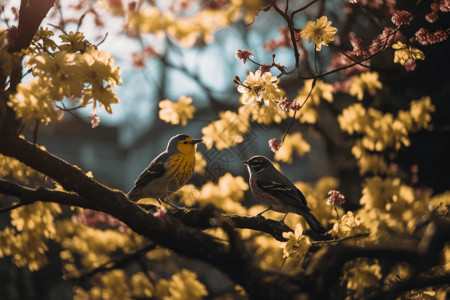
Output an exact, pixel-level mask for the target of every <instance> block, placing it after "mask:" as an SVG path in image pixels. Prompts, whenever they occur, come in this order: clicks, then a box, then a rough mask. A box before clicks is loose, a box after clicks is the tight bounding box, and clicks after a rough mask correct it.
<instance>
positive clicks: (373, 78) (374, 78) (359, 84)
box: [349, 72, 383, 101]
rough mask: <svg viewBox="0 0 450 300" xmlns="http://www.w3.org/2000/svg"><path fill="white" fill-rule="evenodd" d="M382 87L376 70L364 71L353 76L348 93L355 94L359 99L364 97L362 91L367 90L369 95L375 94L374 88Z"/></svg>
mask: <svg viewBox="0 0 450 300" xmlns="http://www.w3.org/2000/svg"><path fill="white" fill-rule="evenodd" d="M382 87H383V85H382V83H381V82H380V81H379V80H378V73H377V72H364V73H362V74H360V75H358V76H355V77H353V82H352V85H351V86H350V91H349V94H350V95H352V96H356V98H357V99H358V100H360V101H361V100H362V99H363V97H364V91H367V92H368V93H369V94H370V95H371V96H375V93H376V90H377V89H381V88H382Z"/></svg>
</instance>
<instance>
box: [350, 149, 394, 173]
mask: <svg viewBox="0 0 450 300" xmlns="http://www.w3.org/2000/svg"><path fill="white" fill-rule="evenodd" d="M357 164H358V167H359V173H360V174H361V175H364V174H367V173H372V174H374V175H383V174H386V173H387V171H388V165H387V163H386V161H385V160H384V158H383V157H382V156H381V155H377V154H366V153H364V154H363V155H361V157H360V158H359V159H358V161H357Z"/></svg>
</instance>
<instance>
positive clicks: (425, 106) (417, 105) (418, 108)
mask: <svg viewBox="0 0 450 300" xmlns="http://www.w3.org/2000/svg"><path fill="white" fill-rule="evenodd" d="M435 110H436V107H435V106H434V105H433V104H431V98H430V97H429V96H426V97H422V98H421V99H419V100H415V101H412V102H411V107H410V110H409V111H410V113H411V117H412V119H413V121H414V123H415V124H416V126H417V127H418V129H422V128H428V124H429V123H430V121H431V113H432V112H434V111H435Z"/></svg>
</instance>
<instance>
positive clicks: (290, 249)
mask: <svg viewBox="0 0 450 300" xmlns="http://www.w3.org/2000/svg"><path fill="white" fill-rule="evenodd" d="M283 237H284V238H285V239H287V240H288V241H287V242H283V243H281V244H280V247H281V248H282V249H283V258H289V257H294V258H295V259H296V263H297V264H299V265H301V264H302V263H303V260H304V259H305V256H306V254H307V253H308V250H309V248H310V247H311V245H312V243H311V240H310V238H309V237H308V236H305V235H303V227H302V225H301V224H297V225H296V226H295V231H294V232H284V233H283Z"/></svg>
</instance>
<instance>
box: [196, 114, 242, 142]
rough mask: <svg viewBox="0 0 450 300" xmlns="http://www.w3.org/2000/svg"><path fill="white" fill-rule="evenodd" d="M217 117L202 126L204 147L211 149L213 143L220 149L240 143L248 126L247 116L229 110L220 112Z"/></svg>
mask: <svg viewBox="0 0 450 300" xmlns="http://www.w3.org/2000/svg"><path fill="white" fill-rule="evenodd" d="M219 117H220V119H219V120H217V121H213V122H211V123H209V125H208V126H206V127H203V128H202V134H203V137H202V139H203V143H204V144H205V145H206V148H207V149H211V148H212V147H213V145H215V147H216V148H217V149H218V150H222V149H227V148H230V147H233V146H235V145H237V144H239V143H242V142H243V141H244V134H245V133H247V132H248V130H249V126H250V124H249V121H248V117H242V116H240V115H238V114H236V113H235V112H232V111H229V110H227V111H224V112H221V113H220V114H219Z"/></svg>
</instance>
